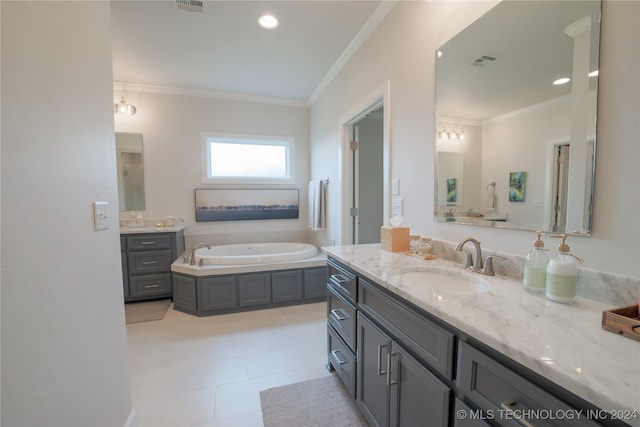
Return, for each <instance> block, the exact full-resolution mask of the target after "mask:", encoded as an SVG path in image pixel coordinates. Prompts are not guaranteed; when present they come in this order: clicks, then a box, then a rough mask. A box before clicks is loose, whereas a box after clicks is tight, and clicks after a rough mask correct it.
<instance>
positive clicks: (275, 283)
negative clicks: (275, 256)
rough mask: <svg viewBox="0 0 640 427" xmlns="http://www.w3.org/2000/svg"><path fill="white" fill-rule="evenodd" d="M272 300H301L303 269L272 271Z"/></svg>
mask: <svg viewBox="0 0 640 427" xmlns="http://www.w3.org/2000/svg"><path fill="white" fill-rule="evenodd" d="M271 290H272V292H273V295H272V301H273V303H274V304H277V303H282V302H292V301H300V300H301V299H302V271H300V270H288V271H278V272H275V273H271Z"/></svg>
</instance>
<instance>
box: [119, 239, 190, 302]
mask: <svg viewBox="0 0 640 427" xmlns="http://www.w3.org/2000/svg"><path fill="white" fill-rule="evenodd" d="M120 241H121V248H122V271H123V286H124V289H125V291H124V298H125V301H141V300H146V299H154V298H166V297H171V296H172V294H173V283H172V277H171V263H172V262H173V261H175V260H176V258H177V257H178V255H179V254H180V253H182V252H184V232H183V231H179V232H166V233H164V232H158V233H133V234H122V235H121V236H120ZM125 272H126V273H125ZM125 274H126V276H125Z"/></svg>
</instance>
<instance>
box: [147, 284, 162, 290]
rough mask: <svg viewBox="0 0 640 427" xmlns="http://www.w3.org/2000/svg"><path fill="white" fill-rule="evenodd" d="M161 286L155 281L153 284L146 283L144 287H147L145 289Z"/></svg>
mask: <svg viewBox="0 0 640 427" xmlns="http://www.w3.org/2000/svg"><path fill="white" fill-rule="evenodd" d="M159 287H160V285H158V284H155V283H153V284H151V285H144V288H145V289H149V288H159Z"/></svg>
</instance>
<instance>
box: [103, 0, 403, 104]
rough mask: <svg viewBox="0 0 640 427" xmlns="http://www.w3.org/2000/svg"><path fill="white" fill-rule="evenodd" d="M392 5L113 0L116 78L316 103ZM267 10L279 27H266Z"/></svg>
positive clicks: (124, 83) (133, 83) (126, 82)
mask: <svg viewBox="0 0 640 427" xmlns="http://www.w3.org/2000/svg"><path fill="white" fill-rule="evenodd" d="M392 6H393V2H389V1H384V2H381V1H380V0H374V1H368V0H357V1H356V0H353V1H351V0H350V1H347V0H341V1H327V0H323V1H301V0H290V1H267V0H264V1H242V0H235V1H205V2H204V8H203V11H202V12H191V11H186V10H183V9H180V8H178V7H177V5H176V2H175V0H151V1H140V0H132V1H129V0H127V1H122V0H112V3H111V15H112V16H111V22H112V28H113V36H112V37H113V78H114V82H115V83H116V85H120V86H123V87H125V88H126V87H127V86H130V87H133V86H136V87H139V88H140V87H147V88H155V89H162V90H167V89H168V90H177V89H179V90H190V91H200V92H203V93H207V92H211V93H225V94H236V95H245V96H253V97H267V98H275V99H283V100H289V101H293V102H300V103H303V104H304V103H308V102H309V101H310V100H311V99H312V98H313V97H314V94H315V93H317V91H318V90H319V89H320V88H321V87H322V86H323V85H324V84H326V83H327V80H329V79H330V78H331V75H332V73H333V72H335V69H336V68H339V66H340V64H341V63H342V62H344V60H345V58H346V57H348V56H349V54H350V52H352V51H353V50H354V48H355V47H357V45H358V44H359V43H361V42H362V41H363V40H364V38H366V36H368V34H369V33H370V32H371V31H372V30H373V29H374V28H375V26H376V25H377V24H378V23H379V22H380V20H381V19H382V18H383V17H384V16H385V15H386V13H387V12H388V11H389V10H390V8H391V7H392ZM265 12H270V13H272V14H274V15H275V16H276V17H277V18H278V19H279V21H280V24H279V27H278V28H277V29H275V30H265V29H263V28H261V27H259V26H258V24H257V21H258V18H259V17H260V16H261V15H262V14H263V13H265ZM115 95H118V94H117V93H116V94H115Z"/></svg>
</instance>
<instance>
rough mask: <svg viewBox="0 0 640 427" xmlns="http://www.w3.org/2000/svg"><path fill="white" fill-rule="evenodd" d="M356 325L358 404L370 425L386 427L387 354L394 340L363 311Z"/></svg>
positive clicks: (359, 314)
mask: <svg viewBox="0 0 640 427" xmlns="http://www.w3.org/2000/svg"><path fill="white" fill-rule="evenodd" d="M357 327H358V330H357V333H356V335H357V337H358V345H357V348H358V356H357V359H356V360H357V369H358V374H357V375H356V381H357V386H356V396H357V400H356V403H357V405H358V408H360V411H361V412H362V414H363V415H364V417H365V418H366V419H367V422H368V423H369V425H370V426H372V427H387V426H388V425H389V393H388V387H387V361H388V357H387V356H388V353H389V346H390V345H391V339H390V338H389V336H387V334H385V333H384V332H382V331H381V330H380V329H379V328H378V327H377V326H375V325H374V324H373V323H372V322H371V321H370V320H369V319H367V318H366V317H364V316H363V315H362V313H360V312H358V315H357ZM418 425H420V424H418Z"/></svg>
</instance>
